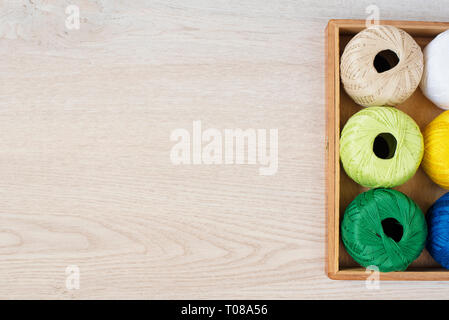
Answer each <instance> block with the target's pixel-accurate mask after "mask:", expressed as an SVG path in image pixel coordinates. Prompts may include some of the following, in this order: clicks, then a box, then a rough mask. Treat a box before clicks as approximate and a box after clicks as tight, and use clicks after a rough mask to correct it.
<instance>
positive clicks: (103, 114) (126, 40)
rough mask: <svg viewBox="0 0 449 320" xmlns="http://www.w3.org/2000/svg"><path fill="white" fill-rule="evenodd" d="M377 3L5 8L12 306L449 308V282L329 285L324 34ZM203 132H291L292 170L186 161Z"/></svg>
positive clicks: (390, 10) (1, 206)
mask: <svg viewBox="0 0 449 320" xmlns="http://www.w3.org/2000/svg"><path fill="white" fill-rule="evenodd" d="M70 4H75V5H77V6H78V8H79V10H80V28H79V29H78V30H77V29H74V30H71V29H68V28H67V27H66V25H65V21H66V18H67V17H68V15H67V14H66V13H65V9H66V7H67V6H68V5H70ZM370 4H371V3H370V1H349V0H348V1H344V0H339V1H330V0H327V1H312V0H303V1H290V0H285V1H263V0H249V1H232V0H220V1H207V0H188V1H186V0H182V1H181V0H179V1H127V2H126V1H112V0H111V1H100V0H98V1H93V0H85V1H75V0H73V1H63V0H59V1H43V0H33V1H17V0H14V1H13V0H11V1H2V2H0V12H1V13H0V62H1V68H0V75H1V85H0V133H1V138H0V147H1V148H0V165H1V170H0V298H3V299H17V298H37V299H52V298H56V299H71V298H78V299H97V298H104V299H106V298H117V299H119V298H137V299H185V298H189V299H195V298H208V299H212V298H215V299H231V298H249V299H283V298H284V299H285V298H288V299H301V298H306V299H315V298H357V299H363V298H374V299H380V298H387V299H389V298H399V299H400V298H447V297H448V296H449V283H447V282H388V283H387V282H382V283H381V284H380V289H379V290H368V289H367V288H366V286H365V283H364V282H363V281H353V282H350V281H332V280H329V279H328V278H327V276H326V274H325V271H324V261H325V259H324V258H325V202H324V201H325V174H324V167H325V163H324V139H325V137H324V135H325V106H324V101H325V99H324V28H325V26H326V24H327V21H328V20H329V19H331V18H358V19H360V18H361V19H364V18H365V17H366V16H367V14H366V12H365V9H366V7H367V6H368V5H370ZM376 4H377V5H378V7H379V9H380V17H381V19H399V20H400V19H408V20H429V21H445V20H446V19H447V17H448V16H449V7H448V6H447V5H445V4H444V1H432V2H429V3H426V4H423V3H422V1H420V0H413V1H405V0H404V1H390V0H381V1H376ZM195 120H200V121H201V123H202V126H203V128H216V129H218V130H220V131H223V130H225V129H228V128H229V129H233V128H242V129H247V128H254V129H267V130H268V129H271V128H274V129H278V134H279V143H278V146H279V168H278V171H277V173H276V174H275V175H271V176H262V175H259V173H258V166H257V165H178V166H175V165H173V164H172V162H171V161H170V150H171V148H172V146H173V145H174V143H173V142H172V141H170V133H171V132H172V131H173V130H175V129H178V128H185V129H187V130H189V131H190V132H191V131H192V122H193V121H195ZM72 265H75V266H77V267H78V268H79V270H80V286H79V289H72V290H71V289H70V288H68V287H67V286H66V280H67V277H68V275H67V274H66V268H67V266H72Z"/></svg>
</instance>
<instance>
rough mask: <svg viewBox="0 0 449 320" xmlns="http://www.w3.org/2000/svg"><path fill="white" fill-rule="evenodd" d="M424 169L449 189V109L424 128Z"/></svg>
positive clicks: (431, 177)
mask: <svg viewBox="0 0 449 320" xmlns="http://www.w3.org/2000/svg"><path fill="white" fill-rule="evenodd" d="M422 165H423V168H424V171H425V172H426V173H427V175H428V176H429V177H430V179H432V181H433V182H435V183H436V184H438V185H439V186H440V187H442V188H444V189H449V111H445V112H443V113H442V114H440V115H439V116H438V117H436V118H435V119H434V120H433V121H432V122H431V123H429V125H428V126H427V127H426V129H425V130H424V158H423V162H422Z"/></svg>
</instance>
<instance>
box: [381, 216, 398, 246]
mask: <svg viewBox="0 0 449 320" xmlns="http://www.w3.org/2000/svg"><path fill="white" fill-rule="evenodd" d="M381 224H382V229H383V230H384V233H385V235H386V236H387V237H390V238H391V239H393V240H394V241H395V242H399V241H401V239H402V235H403V234H404V228H403V227H402V225H401V224H400V223H399V221H398V220H396V219H395V218H387V219H384V220H382V222H381ZM378 236H379V235H378ZM379 237H380V236H379Z"/></svg>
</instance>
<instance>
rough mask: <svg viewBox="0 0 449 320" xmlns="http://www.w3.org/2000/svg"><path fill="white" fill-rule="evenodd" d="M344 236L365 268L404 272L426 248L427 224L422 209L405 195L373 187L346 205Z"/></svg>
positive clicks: (351, 253)
mask: <svg viewBox="0 0 449 320" xmlns="http://www.w3.org/2000/svg"><path fill="white" fill-rule="evenodd" d="M341 237H342V240H343V243H344V245H345V247H346V250H347V251H348V253H349V254H350V255H351V256H352V257H353V258H354V260H355V261H357V262H358V263H359V264H360V265H362V266H363V267H368V266H377V267H378V268H379V271H381V272H389V271H403V270H405V269H407V267H408V265H409V264H410V263H412V262H413V260H415V259H416V258H418V256H419V255H420V254H421V252H422V250H423V249H424V246H425V242H426V237H427V224H426V220H425V217H424V215H423V213H422V211H421V209H420V208H419V207H418V205H417V204H416V203H415V202H414V201H413V200H412V199H410V198H409V197H407V196H406V195H405V194H403V193H401V192H399V191H396V190H392V189H372V190H369V191H367V192H364V193H362V194H359V195H358V196H357V197H356V198H355V199H354V200H353V201H352V202H351V204H350V205H349V206H348V207H347V208H346V211H345V214H344V217H343V222H342V224H341Z"/></svg>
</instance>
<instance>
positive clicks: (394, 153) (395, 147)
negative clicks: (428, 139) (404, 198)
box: [340, 107, 424, 188]
mask: <svg viewBox="0 0 449 320" xmlns="http://www.w3.org/2000/svg"><path fill="white" fill-rule="evenodd" d="M423 152H424V142H423V137H422V134H421V131H420V130H419V127H418V125H417V124H416V122H415V121H414V120H413V119H412V118H411V117H409V116H408V115H407V114H405V113H404V112H402V111H400V110H398V109H396V108H393V107H369V108H366V109H362V110H361V111H359V112H357V113H356V114H354V115H353V116H352V117H351V118H349V120H348V121H347V122H346V124H345V126H344V128H343V130H342V133H341V138H340V159H341V162H342V164H343V168H344V170H345V172H346V173H347V175H348V176H349V177H350V178H351V179H353V180H354V181H355V182H357V183H358V184H360V185H362V186H364V187H368V188H378V187H386V188H391V187H395V186H398V185H401V184H403V183H405V182H406V181H407V180H409V179H410V178H411V177H413V175H414V174H415V172H416V170H417V169H418V167H419V165H420V163H421V160H422V157H423Z"/></svg>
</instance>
